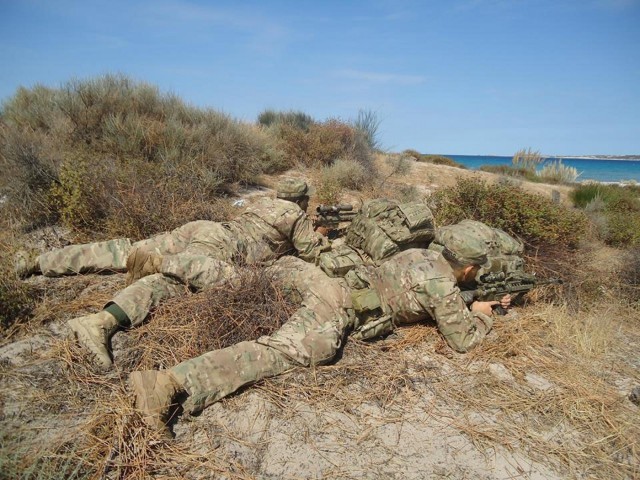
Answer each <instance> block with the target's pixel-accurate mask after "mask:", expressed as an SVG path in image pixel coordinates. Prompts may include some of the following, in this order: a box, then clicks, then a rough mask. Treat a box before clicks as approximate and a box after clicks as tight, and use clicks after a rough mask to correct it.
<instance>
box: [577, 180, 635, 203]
mask: <svg viewBox="0 0 640 480" xmlns="http://www.w3.org/2000/svg"><path fill="white" fill-rule="evenodd" d="M596 197H598V198H600V199H601V200H602V201H603V202H604V203H605V204H608V203H610V202H614V201H616V200H618V199H621V198H635V199H638V198H640V189H638V188H635V187H629V186H626V187H622V186H620V185H607V184H602V183H595V182H589V183H582V184H580V185H578V186H576V187H575V188H574V189H573V190H572V191H571V200H572V201H573V204H574V205H575V206H576V207H580V208H584V207H585V206H586V205H587V204H588V203H590V202H591V201H593V200H594V199H595V198H596Z"/></svg>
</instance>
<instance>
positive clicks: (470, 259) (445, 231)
mask: <svg viewBox="0 0 640 480" xmlns="http://www.w3.org/2000/svg"><path fill="white" fill-rule="evenodd" d="M435 242H436V243H438V244H440V245H442V247H443V251H442V254H443V255H444V257H445V258H447V257H449V258H452V259H453V260H455V261H456V262H458V263H459V264H460V265H483V264H485V263H486V262H487V253H488V251H487V250H488V248H487V243H486V242H485V241H484V240H483V239H482V238H480V237H478V236H475V235H469V232H468V231H467V230H466V229H461V228H459V227H458V226H457V225H447V226H444V227H440V228H439V229H438V231H437V232H436V238H435Z"/></svg>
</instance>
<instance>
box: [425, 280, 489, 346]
mask: <svg viewBox="0 0 640 480" xmlns="http://www.w3.org/2000/svg"><path fill="white" fill-rule="evenodd" d="M436 282H438V286H437V288H435V287H434V291H439V292H443V293H442V294H437V295H436V296H435V297H434V298H433V304H432V308H433V317H434V319H435V321H436V323H437V324H438V329H439V330H440V333H441V334H442V336H443V337H444V339H445V340H446V342H447V343H448V344H449V346H450V347H451V348H453V349H454V350H456V351H457V352H462V353H464V352H467V351H469V350H471V349H472V348H474V347H475V346H476V345H478V344H479V343H480V342H481V341H482V340H483V339H484V337H485V336H486V335H487V333H489V331H490V330H491V327H492V326H493V318H492V317H491V316H490V315H486V314H485V313H483V312H481V311H470V310H469V309H468V308H467V306H466V305H465V302H464V300H463V299H462V296H461V295H460V290H459V289H458V287H457V286H456V285H455V282H454V281H452V280H451V279H444V278H443V279H439V280H436Z"/></svg>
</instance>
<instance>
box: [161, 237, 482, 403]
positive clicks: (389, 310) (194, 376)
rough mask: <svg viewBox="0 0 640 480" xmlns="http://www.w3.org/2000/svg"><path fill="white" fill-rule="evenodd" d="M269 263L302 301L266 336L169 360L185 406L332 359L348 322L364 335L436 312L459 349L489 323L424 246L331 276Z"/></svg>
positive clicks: (290, 263) (290, 260) (287, 260)
mask: <svg viewBox="0 0 640 480" xmlns="http://www.w3.org/2000/svg"><path fill="white" fill-rule="evenodd" d="M269 270H270V271H271V272H273V273H275V274H276V275H277V276H278V277H280V278H281V279H282V280H283V281H284V282H285V283H287V284H289V285H291V286H293V287H294V288H295V289H296V290H297V291H298V292H299V293H300V294H301V296H302V298H303V302H302V306H301V307H300V309H299V310H298V311H296V313H295V314H294V315H293V316H292V317H291V319H290V320H289V322H287V323H286V324H285V325H283V326H282V327H281V328H280V329H279V330H278V331H277V332H275V333H274V334H272V335H270V336H264V337H261V338H259V339H258V340H256V341H250V342H241V343H239V344H236V345H234V346H231V347H228V348H225V349H221V350H216V351H212V352H209V353H206V354H204V355H201V356H200V357H197V358H194V359H191V360H187V361H185V362H182V363H180V364H178V365H177V366H175V367H173V368H171V369H170V370H169V373H170V375H171V377H172V378H173V379H174V380H175V382H177V384H179V385H180V387H181V388H182V389H184V390H185V391H186V392H187V393H188V394H189V398H188V400H187V403H186V405H185V409H186V410H187V411H194V410H199V409H202V408H204V407H206V406H207V405H209V404H211V403H213V402H215V401H217V400H219V399H221V398H223V397H224V396H226V395H228V394H230V393H232V392H234V391H235V390H237V389H238V388H240V387H242V386H243V385H247V384H249V383H252V382H255V381H257V380H259V379H261V378H265V377H269V376H273V375H277V374H279V373H281V372H283V371H285V370H287V369H289V368H291V367H293V366H299V365H302V366H310V365H315V364H322V363H326V362H328V361H330V360H331V359H332V358H333V357H334V356H335V354H336V352H337V350H338V349H339V348H340V346H341V344H342V341H343V338H344V336H345V335H346V333H347V331H348V330H350V329H352V328H354V329H355V334H354V335H355V336H356V337H357V338H361V339H368V338H373V337H376V336H379V335H383V334H387V333H390V332H391V331H392V330H393V327H394V326H396V325H403V324H410V323H415V322H418V321H422V320H427V319H434V320H435V321H436V323H437V325H438V328H439V329H440V332H441V333H442V335H443V336H444V338H445V340H446V341H447V342H448V343H449V345H450V346H451V347H452V348H454V349H455V350H457V351H461V352H464V351H467V350H469V349H471V348H473V347H474V346H476V345H477V344H478V343H479V342H480V341H481V340H482V339H483V338H484V336H485V335H486V334H487V333H488V332H489V330H490V329H491V326H492V319H491V318H490V317H488V316H486V315H483V314H481V313H472V312H470V311H469V310H468V309H467V307H466V306H465V304H464V301H463V300H462V298H461V296H460V290H459V289H458V287H457V286H456V279H455V277H454V274H453V270H452V268H451V267H450V266H449V263H448V262H447V260H445V259H444V258H443V257H442V255H441V254H439V253H437V252H433V251H430V250H426V249H410V250H406V251H403V252H401V253H398V254H396V255H395V256H393V257H392V258H390V259H389V260H387V261H386V262H385V263H383V264H382V265H381V266H378V267H374V266H359V267H356V268H355V269H354V270H352V271H351V272H350V273H349V274H348V275H347V277H346V278H345V279H342V278H330V277H328V276H327V275H326V274H325V273H324V272H322V271H321V270H320V269H319V268H317V267H315V266H313V265H311V264H307V263H304V262H301V261H300V260H299V259H297V258H294V257H284V258H281V259H280V260H278V261H277V262H276V263H275V264H274V266H272V267H270V268H269Z"/></svg>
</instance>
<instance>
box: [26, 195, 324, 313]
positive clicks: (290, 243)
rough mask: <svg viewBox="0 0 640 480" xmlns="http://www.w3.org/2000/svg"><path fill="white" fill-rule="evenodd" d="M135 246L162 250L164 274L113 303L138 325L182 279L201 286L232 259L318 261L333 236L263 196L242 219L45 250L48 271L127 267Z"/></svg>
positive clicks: (221, 275) (229, 269)
mask: <svg viewBox="0 0 640 480" xmlns="http://www.w3.org/2000/svg"><path fill="white" fill-rule="evenodd" d="M134 248H138V249H144V250H148V251H153V252H156V253H158V254H160V255H162V257H163V260H162V265H161V267H160V268H159V271H160V272H161V273H156V274H154V275H149V276H147V277H144V278H142V279H140V280H138V281H136V282H135V283H133V284H132V285H130V286H128V287H127V288H125V289H124V290H122V291H121V292H120V293H118V294H117V295H116V296H115V297H114V298H113V300H112V301H111V302H110V303H109V304H115V305H117V306H118V307H120V308H121V309H122V311H123V312H124V313H125V314H126V316H127V317H128V318H129V320H130V321H131V324H132V325H137V324H139V323H140V322H142V321H143V320H144V318H145V317H146V316H147V315H148V313H149V310H150V309H151V308H152V307H153V306H155V305H157V304H158V303H159V302H160V301H161V300H163V299H165V298H168V297H172V296H175V295H177V294H179V293H181V292H182V291H183V290H184V288H185V287H184V285H182V284H181V282H180V281H178V280H177V279H179V278H182V277H185V278H188V279H189V281H190V284H191V285H192V286H194V287H197V288H202V287H205V286H208V285H213V284H216V283H219V282H222V281H225V280H227V279H232V278H233V277H234V276H235V270H234V268H233V266H232V265H231V263H233V262H236V261H241V262H246V263H249V264H253V263H259V262H264V261H269V260H273V259H276V258H278V257H280V256H282V255H285V254H287V253H296V252H297V254H298V255H299V256H300V258H302V259H304V260H307V261H314V260H315V258H316V257H317V255H318V254H319V253H320V252H321V251H323V250H326V249H327V248H328V241H327V240H326V238H324V237H323V236H322V235H320V234H318V233H316V232H314V231H313V226H312V223H311V220H310V219H309V218H308V217H307V215H306V214H305V212H304V211H303V210H302V209H301V208H300V207H299V206H298V205H296V204H295V203H293V202H291V201H287V200H281V199H269V198H263V199H260V200H259V201H258V202H256V203H255V204H253V205H251V206H249V207H248V208H247V210H246V211H245V212H244V213H243V214H242V215H241V216H240V217H239V218H238V219H236V220H234V221H231V222H227V223H218V222H211V221H205V220H200V221H195V222H190V223H187V224H186V225H183V226H182V227H179V228H177V229H175V230H173V231H172V232H169V233H165V234H161V235H157V236H155V237H153V238H150V239H147V240H142V241H140V242H136V243H132V242H131V241H130V240H129V239H118V240H109V241H106V242H96V243H90V244H86V245H71V246H68V247H65V248H62V249H59V250H56V251H53V252H48V253H44V254H42V255H40V256H39V257H38V261H39V264H40V270H41V272H42V274H43V275H46V276H59V275H70V274H77V273H89V272H107V271H116V272H120V271H125V269H126V261H127V257H128V256H129V254H130V253H131V252H132V251H133V249H134Z"/></svg>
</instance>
